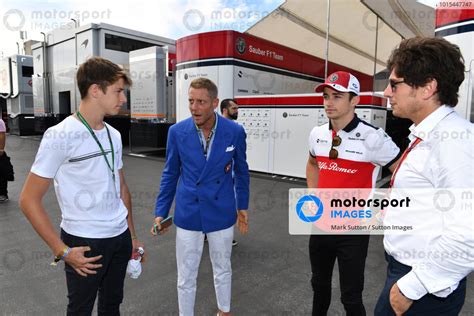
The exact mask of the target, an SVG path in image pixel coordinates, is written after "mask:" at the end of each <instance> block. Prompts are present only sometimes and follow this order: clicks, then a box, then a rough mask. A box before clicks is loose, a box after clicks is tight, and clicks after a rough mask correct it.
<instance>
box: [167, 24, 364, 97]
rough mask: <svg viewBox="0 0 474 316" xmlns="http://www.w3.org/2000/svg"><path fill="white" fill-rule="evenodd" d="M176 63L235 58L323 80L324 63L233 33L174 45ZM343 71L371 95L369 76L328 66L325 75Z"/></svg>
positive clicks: (212, 34) (201, 36) (199, 36)
mask: <svg viewBox="0 0 474 316" xmlns="http://www.w3.org/2000/svg"><path fill="white" fill-rule="evenodd" d="M239 48H241V49H242V50H241V52H239ZM176 56H177V63H178V64H180V63H184V62H189V61H199V60H209V59H216V58H236V59H241V60H245V61H249V62H254V63H257V64H261V65H267V66H271V67H276V68H280V69H285V70H289V71H294V72H297V73H301V74H306V75H310V76H314V77H319V78H324V60H323V59H321V58H318V57H315V56H311V55H309V54H306V53H303V52H300V51H297V50H295V49H292V48H289V47H286V46H282V45H280V44H277V43H273V42H270V41H267V40H264V39H261V38H259V37H256V36H252V35H249V34H243V33H239V32H236V31H216V32H208V33H201V34H195V35H191V36H186V37H183V38H180V39H178V40H177V41H176ZM339 70H341V71H347V72H350V73H352V74H353V75H354V76H356V77H357V79H359V81H360V84H361V90H362V91H372V90H373V89H372V85H373V80H372V76H369V75H366V74H364V73H361V72H358V71H355V70H353V69H350V68H347V67H344V66H342V65H339V64H335V63H331V62H330V63H329V65H328V72H329V73H333V72H335V71H339Z"/></svg>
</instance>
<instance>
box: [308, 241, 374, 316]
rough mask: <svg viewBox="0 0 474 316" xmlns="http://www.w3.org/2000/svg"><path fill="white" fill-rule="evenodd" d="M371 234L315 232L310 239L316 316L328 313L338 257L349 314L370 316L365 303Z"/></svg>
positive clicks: (314, 313) (340, 277)
mask: <svg viewBox="0 0 474 316" xmlns="http://www.w3.org/2000/svg"><path fill="white" fill-rule="evenodd" d="M369 238H370V236H369V235H312V236H311V237H310V239H309V256H310V260H311V272H312V278H311V285H312V287H313V292H314V293H313V316H320V315H327V311H328V309H329V305H330V304H331V281H332V271H333V269H334V263H335V261H336V258H337V263H338V265H339V279H340V286H341V301H342V304H343V305H344V309H345V310H346V313H347V315H349V316H352V315H354V316H355V315H366V312H365V307H364V304H363V302H362V291H363V289H364V269H365V259H366V257H367V248H368V246H369Z"/></svg>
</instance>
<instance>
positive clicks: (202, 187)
mask: <svg viewBox="0 0 474 316" xmlns="http://www.w3.org/2000/svg"><path fill="white" fill-rule="evenodd" d="M188 95H189V110H190V112H191V117H190V118H188V119H186V120H183V121H181V122H179V123H177V124H175V125H173V126H172V127H171V128H170V130H169V133H168V144H167V151H166V165H165V168H164V170H163V175H162V177H161V185H160V193H159V195H158V198H157V201H156V209H155V217H156V218H155V222H154V224H155V226H156V227H157V229H158V230H160V231H161V232H162V233H164V232H165V231H166V229H163V230H161V225H160V222H161V221H162V220H163V219H164V218H166V217H167V216H168V214H169V211H170V208H171V204H172V202H173V199H174V198H175V195H176V200H175V203H176V206H175V211H174V222H175V224H176V226H177V229H176V259H177V265H178V301H179V313H180V315H185V316H188V315H194V302H195V297H196V280H197V274H198V270H199V263H200V261H201V255H202V249H203V245H204V234H207V237H208V241H209V252H210V257H211V262H212V269H213V273H214V286H215V289H216V296H217V305H218V308H219V315H230V301H231V282H232V268H231V260H230V258H231V253H232V240H233V235H234V230H233V227H234V224H235V223H236V221H237V226H238V228H239V230H240V232H241V233H242V234H245V233H246V232H247V231H248V214H247V209H248V203H249V171H248V165H247V161H246V153H245V152H246V147H247V146H246V141H245V139H246V134H245V131H244V129H243V127H242V126H240V125H238V124H235V123H234V122H232V121H230V120H228V119H226V118H223V117H222V116H219V115H218V114H217V113H216V112H215V109H216V108H217V106H218V104H219V99H218V98H217V87H216V85H215V84H214V83H213V82H212V81H211V80H209V79H206V78H198V79H195V80H193V81H192V82H191V84H190V87H189V91H188ZM232 170H233V171H234V176H233V175H232ZM236 210H237V211H236ZM155 231H156V230H153V229H152V233H155Z"/></svg>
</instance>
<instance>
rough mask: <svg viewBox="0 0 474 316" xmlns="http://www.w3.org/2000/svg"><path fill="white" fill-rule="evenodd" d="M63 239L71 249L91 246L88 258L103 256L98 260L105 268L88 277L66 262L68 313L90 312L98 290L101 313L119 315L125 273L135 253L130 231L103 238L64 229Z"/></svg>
mask: <svg viewBox="0 0 474 316" xmlns="http://www.w3.org/2000/svg"><path fill="white" fill-rule="evenodd" d="M61 239H62V240H63V241H64V243H65V244H66V245H68V246H69V247H71V248H72V247H80V246H89V247H90V248H91V251H89V252H86V253H85V255H86V257H95V256H98V255H102V256H103V257H102V258H101V259H100V260H98V261H97V262H96V263H100V264H102V268H99V269H97V270H96V271H97V274H89V275H88V276H87V277H83V276H80V275H79V274H78V273H77V272H76V271H75V270H74V269H73V268H72V267H71V266H70V265H68V264H66V265H65V268H64V270H65V271H66V283H67V291H68V295H67V296H68V299H69V303H68V306H67V315H81V316H82V315H91V314H92V309H93V308H94V302H95V298H96V296H97V292H98V293H99V303H98V308H97V311H98V314H99V315H120V304H121V303H122V300H123V285H124V279H125V273H126V271H127V264H128V260H130V257H131V255H132V239H131V236H130V232H129V230H128V229H127V230H126V231H125V232H124V233H122V234H121V235H119V236H116V237H112V238H102V239H95V238H82V237H77V236H73V235H70V234H68V233H66V232H65V231H64V230H61Z"/></svg>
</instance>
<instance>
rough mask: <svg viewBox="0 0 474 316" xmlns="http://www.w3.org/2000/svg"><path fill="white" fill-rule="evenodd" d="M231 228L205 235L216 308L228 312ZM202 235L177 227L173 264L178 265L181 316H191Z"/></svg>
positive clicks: (232, 228)
mask: <svg viewBox="0 0 474 316" xmlns="http://www.w3.org/2000/svg"><path fill="white" fill-rule="evenodd" d="M233 239H234V227H229V228H227V229H223V230H219V231H216V232H212V233H208V234H207V241H208V243H209V256H210V257H211V263H212V272H213V274H214V288H215V290H216V298H217V306H218V307H219V309H220V310H221V311H223V312H230V297H231V287H232V267H231V261H230V259H231V255H232V240H233ZM203 245H204V234H203V233H202V232H198V231H191V230H186V229H182V228H179V227H176V262H177V264H178V302H179V315H180V316H193V315H194V302H195V300H196V283H197V275H198V271H199V264H200V262H201V255H202V249H203Z"/></svg>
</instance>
